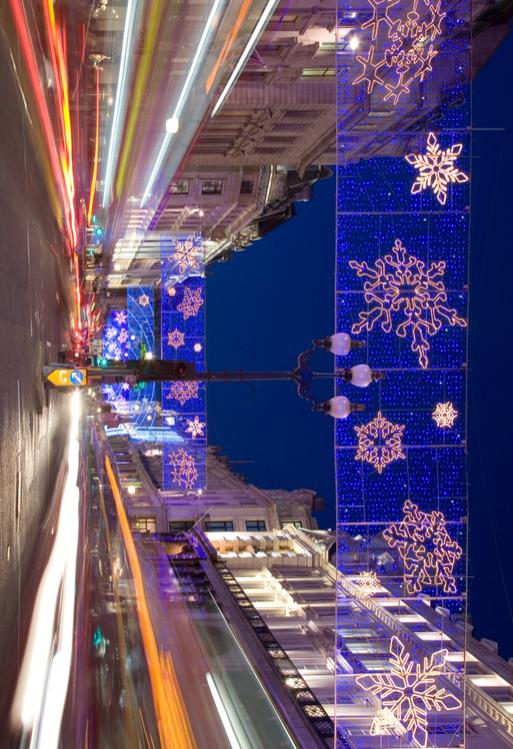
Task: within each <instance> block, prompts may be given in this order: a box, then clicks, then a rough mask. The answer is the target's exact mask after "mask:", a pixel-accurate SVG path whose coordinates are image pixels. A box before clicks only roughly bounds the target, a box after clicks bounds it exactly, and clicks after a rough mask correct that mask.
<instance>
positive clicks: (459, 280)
mask: <svg viewBox="0 0 513 749" xmlns="http://www.w3.org/2000/svg"><path fill="white" fill-rule="evenodd" d="M470 11H471V9H470V4H469V3H466V2H465V0H463V2H462V3H459V4H458V6H457V7H456V6H454V5H450V4H449V3H446V2H444V0H399V2H395V0H345V2H340V3H339V4H338V9H337V13H338V21H337V22H338V28H337V38H338V42H337V55H336V65H337V70H336V86H337V162H338V165H337V201H336V207H337V258H336V279H335V284H336V286H335V300H336V332H340V331H347V332H350V333H351V337H353V338H355V337H356V338H357V339H359V340H361V341H362V342H363V343H365V348H364V349H360V350H354V351H350V352H349V353H348V354H347V356H345V357H344V358H343V359H342V358H337V359H336V366H338V367H341V368H342V367H349V368H350V367H352V366H354V365H356V364H362V363H364V364H367V365H369V366H370V367H371V368H372V369H374V370H379V371H382V372H383V373H384V378H383V379H382V380H379V381H377V382H374V383H373V384H372V385H370V386H369V387H368V388H366V389H362V390H361V392H360V391H358V400H359V402H360V403H362V404H363V405H364V406H365V411H363V412H361V413H360V412H354V413H352V414H351V415H350V416H349V418H348V419H346V420H342V421H341V420H339V421H337V423H336V424H335V425H334V427H335V459H336V481H337V499H338V510H337V536H338V551H337V561H338V570H339V582H338V588H337V600H338V620H337V643H338V644H339V652H338V654H337V655H339V658H338V661H337V669H338V671H337V681H336V692H337V696H336V699H337V705H338V706H339V707H340V708H341V710H342V711H344V712H343V714H347V713H346V712H345V711H346V710H347V711H348V712H349V711H350V712H351V721H350V726H347V727H346V725H344V723H345V722H344V721H338V722H337V730H338V732H339V734H341V735H342V736H343V737H344V738H345V739H347V742H348V744H349V745H351V744H352V743H354V740H355V735H356V731H358V739H356V740H357V742H360V743H362V745H365V746H367V745H370V744H374V743H375V744H376V746H377V745H378V744H379V745H380V746H381V745H382V746H383V747H385V746H394V747H395V746H399V745H400V746H401V747H404V749H411V748H412V747H414V746H419V745H425V746H429V747H431V746H439V745H441V744H442V743H443V744H444V746H445V745H446V744H447V745H449V744H450V745H451V746H453V745H454V746H460V745H463V743H464V740H465V722H464V714H463V709H462V708H461V707H460V709H457V706H458V705H457V703H456V702H455V703H454V705H452V704H451V705H450V707H451V708H452V709H451V710H450V711H448V712H446V713H445V714H444V715H443V716H440V715H438V712H439V711H438V710H437V707H438V705H437V704H436V703H435V702H433V701H429V700H428V701H427V702H426V703H421V704H420V706H421V708H422V709H423V711H424V713H423V718H424V719H425V725H423V730H422V731H420V732H418V731H417V730H416V724H415V723H410V722H409V719H408V718H406V719H405V713H406V710H407V706H406V705H405V703H403V705H404V707H401V708H400V709H397V705H396V704H395V703H394V704H392V705H390V704H386V703H385V702H383V701H382V703H381V704H379V697H381V696H382V695H378V694H376V695H375V696H374V697H373V700H372V702H373V705H374V706H375V716H374V720H373V721H372V728H370V723H369V720H368V718H367V714H368V713H367V711H368V706H367V709H364V708H361V707H360V706H361V702H360V699H359V697H358V696H356V695H355V693H354V686H355V683H354V679H352V678H351V676H350V674H355V676H356V677H357V678H365V679H367V676H364V675H370V674H372V675H374V674H377V673H378V672H379V674H380V676H382V678H383V680H384V681H385V682H386V681H387V679H388V678H392V677H393V676H394V671H393V664H392V663H390V662H389V661H388V660H384V659H383V657H382V655H381V653H382V643H383V642H384V641H386V642H387V643H388V642H390V638H391V637H392V636H393V635H394V634H395V635H397V634H398V633H399V632H400V631H408V630H409V634H408V640H405V639H403V638H402V639H403V642H404V643H405V645H406V646H407V647H408V651H409V655H410V659H411V662H412V663H413V664H414V665H413V668H412V673H413V672H414V671H415V663H417V662H418V663H419V664H423V663H424V659H425V658H426V659H428V660H429V658H432V657H434V658H435V659H436V658H438V657H439V656H438V655H437V656H435V655H434V654H435V653H436V652H437V651H438V650H439V648H440V647H441V644H440V642H441V636H440V638H437V633H436V632H435V631H433V632H432V633H431V634H430V635H429V636H426V637H425V638H423V637H420V631H421V628H422V627H423V625H422V624H420V623H417V624H415V623H414V622H413V618H412V620H411V621H410V620H409V618H407V617H402V616H401V614H408V613H410V610H412V611H414V612H415V614H417V612H418V613H419V614H420V615H422V610H423V609H424V608H426V610H427V611H430V612H432V614H433V616H434V617H436V616H437V614H436V609H437V607H442V608H443V609H446V610H449V611H451V613H454V614H455V615H460V616H463V617H464V616H465V610H466V586H467V580H466V574H465V571H466V563H465V553H466V538H467V529H466V517H467V514H468V511H467V476H466V423H467V414H466V401H465V399H466V377H467V369H466V367H467V323H466V319H467V312H466V310H467V305H468V247H469V227H470V199H469V194H470V170H469V166H470V159H468V160H465V157H470V154H471V135H472V127H471V125H472V123H471V118H470V101H471V100H470V98H469V96H468V84H469V80H470V74H471V59H470V32H471V28H472V15H471V12H470ZM429 133H433V134H434V135H435V137H436V143H435V141H434V140H433V137H430V136H429ZM455 144H457V147H456V148H455V150H452V149H453V148H454V146H455ZM460 145H461V146H462V147H461V149H460V148H459V146H460ZM437 148H438V150H437ZM444 151H447V153H443V152H444ZM407 156H409V157H410V158H408V159H407V158H406V157H407ZM453 156H454V157H456V158H454V159H453V158H452V157H453ZM449 161H451V163H448V162H449ZM412 162H414V163H412ZM452 169H455V170H457V172H460V171H461V172H462V174H465V176H468V179H467V180H465V179H464V178H463V177H461V176H458V177H457V176H456V174H455V172H453V171H452ZM420 177H422V178H423V181H422V185H421V183H420V180H419V178H420ZM414 183H417V184H416V186H415V187H414V189H413V192H412V187H413V186H414ZM435 186H437V188H438V189H437V191H436V193H435ZM421 188H423V189H421ZM444 197H445V201H444V202H441V198H442V199H443V198H444ZM346 390H347V386H346V385H345V384H344V382H343V381H342V380H338V381H337V382H336V387H335V394H336V395H347V392H346ZM447 402H450V403H451V404H452V405H453V407H454V409H455V410H456V411H457V412H458V415H457V420H456V421H455V422H454V424H453V427H452V428H448V427H438V426H437V422H436V421H435V420H434V417H433V412H434V410H435V407H436V404H437V403H447ZM377 414H381V415H382V416H383V417H386V420H387V421H388V422H389V423H390V424H392V425H396V426H402V427H404V430H403V432H402V434H401V439H400V447H399V450H400V451H401V452H402V453H403V456H404V457H401V458H397V459H394V460H393V461H390V462H388V463H387V465H385V464H384V462H385V461H384V462H381V461H380V459H379V452H376V453H375V457H374V464H373V463H371V462H369V461H368V460H366V459H365V457H366V456H367V457H370V456H371V450H372V448H373V445H372V441H373V440H371V444H369V443H366V442H365V440H366V439H367V435H366V433H367V432H368V431H369V428H368V425H369V423H371V422H372V421H373V420H374V419H375V418H378V417H377ZM361 443H362V444H361ZM376 444H377V446H378V447H383V446H384V440H383V438H382V436H377V438H376V440H375V445H376ZM375 445H374V446H375ZM366 448H368V451H367V450H366ZM356 456H358V458H357V459H355V458H356ZM378 466H379V467H380V468H381V470H378ZM408 501H409V502H411V507H410V510H411V512H410V515H407V514H406V513H405V509H404V508H405V505H406V502H408ZM407 509H408V507H407ZM433 513H434V514H433ZM419 518H420V519H421V520H422V522H421V523H420V525H416V524H415V523H412V522H410V524H408V522H407V521H408V520H410V521H415V519H417V520H418V519H419ZM402 524H404V525H402ZM414 527H415V531H413V528H414ZM409 530H411V531H412V533H415V534H416V535H415V536H413V535H410V534H409V533H408V531H409ZM384 534H385V536H388V537H389V539H390V541H392V542H393V543H395V545H394V546H392V545H391V544H390V543H389V542H388V540H387V539H386V538H385V537H384ZM401 551H402V552H403V555H401ZM424 552H425V553H424ZM423 553H424V557H425V559H424V560H423V559H422V558H421V556H422V554H423ZM362 572H363V573H365V577H364V576H363V575H362V574H361V573H362ZM374 575H376V577H377V581H378V584H379V585H381V589H379V590H376V592H375V593H374V592H369V593H366V585H368V586H369V591H372V590H373V583H372V577H373V576H374ZM367 576H368V577H369V582H368V583H367ZM360 585H361V586H362V587H360ZM420 595H422V603H420V601H419V600H418V598H419V597H420ZM392 599H393V601H392ZM385 602H387V603H388V604H389V606H386V607H385ZM395 604H397V605H395ZM425 604H427V605H426V606H425ZM428 607H429V608H428ZM380 609H382V612H381V613H383V614H384V612H385V611H386V614H387V617H390V619H394V620H395V625H394V626H392V625H391V621H390V620H388V621H386V618H387V617H384V616H383V617H382V616H381V615H380V614H378V610H380ZM439 610H441V609H440V608H439ZM426 618H427V617H426ZM427 626H428V628H429V625H427ZM357 630H360V632H361V634H362V638H361V639H365V643H363V642H362V641H361V640H360V642H355V638H356V637H358V635H357V634H356V631H357ZM363 632H365V635H363ZM416 632H417V633H418V634H419V636H416V634H415V633H416ZM451 647H452V645H451ZM448 668H450V670H451V673H452V672H453V671H454V672H455V673H456V674H457V678H458V679H462V673H463V668H464V666H461V668H460V666H459V665H455V664H454V663H453V662H451V664H450V666H449V664H448ZM440 678H442V677H440ZM459 683H460V684H461V683H463V682H462V681H461V682H459ZM440 686H446V689H447V691H449V690H450V691H452V688H451V686H450V685H445V684H440ZM437 687H438V685H437ZM419 688H420V690H421V691H422V689H423V688H422V687H419ZM454 693H455V695H456V696H458V697H460V698H461V697H462V689H461V686H455V687H454ZM430 694H431V692H430ZM369 696H370V694H369ZM412 699H413V698H412ZM394 707H395V708H396V710H395V712H394V710H393V708H394ZM335 714H337V713H335ZM369 728H370V732H371V734H373V735H374V737H375V738H374V739H372V738H371V737H370V736H368V732H369ZM353 729H356V731H353ZM360 732H361V733H360ZM366 734H367V738H368V739H369V740H368V742H367V743H366V742H365V735H366ZM442 734H447V735H442ZM449 736H450V738H448V737H449ZM378 737H379V738H378ZM381 737H383V738H381Z"/></svg>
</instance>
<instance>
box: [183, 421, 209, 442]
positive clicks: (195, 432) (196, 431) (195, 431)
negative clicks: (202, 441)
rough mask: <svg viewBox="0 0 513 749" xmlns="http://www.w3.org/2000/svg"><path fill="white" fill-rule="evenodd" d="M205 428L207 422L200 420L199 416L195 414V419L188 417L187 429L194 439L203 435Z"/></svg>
mask: <svg viewBox="0 0 513 749" xmlns="http://www.w3.org/2000/svg"><path fill="white" fill-rule="evenodd" d="M204 429H205V422H204V421H200V419H199V417H198V416H195V417H194V419H187V427H186V429H185V431H186V432H188V433H189V434H190V435H191V438H192V439H193V440H194V439H196V437H203V436H204V431H203V430H204Z"/></svg>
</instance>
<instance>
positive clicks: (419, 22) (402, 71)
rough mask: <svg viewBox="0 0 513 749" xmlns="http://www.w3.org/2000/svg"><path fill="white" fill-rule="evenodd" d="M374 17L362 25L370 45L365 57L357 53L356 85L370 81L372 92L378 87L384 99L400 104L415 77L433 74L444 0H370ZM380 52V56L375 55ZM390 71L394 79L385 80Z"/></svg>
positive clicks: (370, 90) (369, 86) (443, 15)
mask: <svg viewBox="0 0 513 749" xmlns="http://www.w3.org/2000/svg"><path fill="white" fill-rule="evenodd" d="M368 2H369V5H370V6H371V8H372V16H371V17H370V18H369V19H368V20H366V21H365V22H364V23H363V24H362V25H361V28H362V30H363V31H365V30H367V29H369V30H370V32H371V44H370V46H369V50H368V53H367V55H366V56H364V55H357V56H356V60H357V62H358V63H359V64H360V65H361V66H362V69H361V71H360V74H359V75H358V76H357V77H356V78H355V79H354V81H353V85H358V84H360V83H364V84H367V93H369V94H371V93H372V92H373V90H374V88H375V87H376V86H378V87H379V88H381V89H383V93H386V96H385V97H384V99H385V101H387V100H388V99H392V100H393V102H394V104H397V103H398V101H399V99H400V98H401V96H403V95H405V94H409V93H410V91H411V85H412V83H414V82H415V81H416V80H418V81H419V82H422V81H424V79H425V77H426V75H427V74H428V73H430V72H431V71H432V70H433V68H432V61H433V58H435V57H436V56H437V55H438V52H437V51H436V50H435V49H434V42H435V40H436V39H437V38H438V37H439V36H441V34H442V21H443V20H444V18H445V16H446V15H447V14H446V13H442V12H441V0H423V2H421V0H410V2H406V4H404V3H399V0H368ZM376 55H377V57H376ZM390 72H392V74H393V75H394V76H395V80H393V81H391V82H386V81H387V79H389V78H390V75H389V74H390Z"/></svg>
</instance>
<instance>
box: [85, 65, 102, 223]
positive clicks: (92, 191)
mask: <svg viewBox="0 0 513 749" xmlns="http://www.w3.org/2000/svg"><path fill="white" fill-rule="evenodd" d="M99 139H100V68H99V66H98V65H97V66H96V125H95V135H94V160H93V173H92V175H91V189H90V190H89V205H88V207H87V223H88V224H90V223H91V218H92V215H93V207H94V196H95V194H96V179H97V176H98V147H99Z"/></svg>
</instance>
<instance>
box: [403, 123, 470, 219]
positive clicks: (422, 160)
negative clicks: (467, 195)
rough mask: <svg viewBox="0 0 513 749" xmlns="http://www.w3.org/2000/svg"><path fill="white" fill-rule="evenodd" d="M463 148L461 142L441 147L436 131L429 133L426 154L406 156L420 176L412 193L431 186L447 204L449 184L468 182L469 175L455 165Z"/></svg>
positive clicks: (439, 198) (440, 200)
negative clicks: (448, 146)
mask: <svg viewBox="0 0 513 749" xmlns="http://www.w3.org/2000/svg"><path fill="white" fill-rule="evenodd" d="M462 150H463V145H462V144H461V143H455V144H454V145H453V146H451V147H450V148H445V149H441V148H440V145H439V143H438V140H437V137H436V135H435V133H429V135H428V139H427V146H426V153H425V154H423V153H410V154H408V155H407V156H405V159H406V161H407V162H408V164H411V165H412V166H414V167H415V169H417V171H418V176H417V178H416V180H415V182H414V183H413V185H412V188H411V192H412V194H413V195H415V194H416V193H418V192H422V190H426V189H427V188H428V187H430V188H431V189H432V190H433V192H434V194H435V197H436V199H437V200H438V202H439V203H441V204H442V205H445V203H446V202H447V188H448V186H449V185H450V184H451V183H452V184H455V183H460V184H462V183H463V182H468V175H467V174H465V172H462V171H461V170H460V169H458V168H457V167H456V166H454V162H455V161H456V159H457V158H458V156H459V155H460V153H461V152H462Z"/></svg>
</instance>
